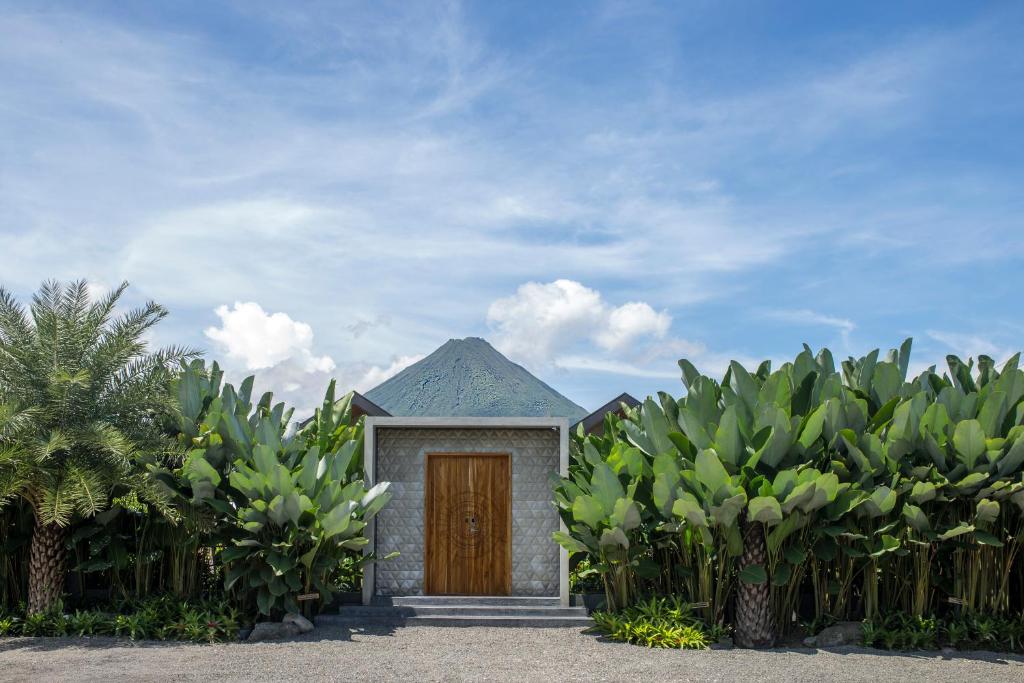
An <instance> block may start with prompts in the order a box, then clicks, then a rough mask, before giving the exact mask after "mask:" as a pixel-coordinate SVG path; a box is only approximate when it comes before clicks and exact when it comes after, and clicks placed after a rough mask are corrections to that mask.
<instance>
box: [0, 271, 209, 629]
mask: <svg viewBox="0 0 1024 683" xmlns="http://www.w3.org/2000/svg"><path fill="white" fill-rule="evenodd" d="M127 286H128V284H127V283H122V284H121V286H119V287H118V288H117V289H115V290H113V291H112V292H110V293H109V294H106V295H105V296H102V297H99V298H97V299H96V300H95V301H91V300H90V296H89V292H88V287H87V284H86V282H85V281H84V280H81V281H78V282H73V283H70V284H67V285H63V284H61V283H58V282H53V281H48V282H45V283H43V285H42V287H41V288H40V289H39V291H38V292H37V293H36V294H35V295H33V297H32V303H31V305H30V306H29V307H28V309H27V310H26V308H25V307H24V306H22V305H21V304H19V303H18V302H17V301H16V300H15V299H14V297H13V296H12V295H11V294H10V293H9V292H8V291H7V290H5V289H4V288H2V287H0V506H2V505H4V504H5V503H6V502H9V501H11V500H13V499H15V498H21V499H24V500H25V501H26V502H27V504H28V505H29V506H30V507H31V509H32V513H33V516H34V528H33V533H32V543H31V548H30V551H29V572H28V574H29V578H28V582H29V590H28V609H29V611H30V612H33V613H35V612H43V611H47V610H49V609H51V608H52V607H53V606H54V605H55V604H56V603H57V602H58V601H59V600H60V598H61V593H62V588H63V585H64V578H65V573H66V569H67V549H66V547H65V536H66V532H67V528H68V526H69V525H70V524H71V523H72V522H74V521H75V520H76V519H81V518H85V517H89V516H92V515H95V514H96V513H97V512H99V511H101V510H103V509H104V508H106V507H107V506H108V505H109V503H110V500H111V498H112V497H113V496H117V495H130V494H134V495H135V496H137V497H138V498H140V499H141V500H144V501H146V502H149V503H151V504H152V505H154V507H155V508H156V509H158V510H161V511H163V512H165V513H166V514H173V513H172V512H171V510H170V509H169V508H168V506H167V503H166V501H165V499H164V498H163V494H162V492H161V490H160V489H159V488H158V487H157V485H156V484H155V482H153V481H152V480H151V479H150V478H149V477H148V476H147V474H146V470H145V468H144V467H143V466H142V463H141V462H140V458H141V457H142V456H143V455H144V454H146V453H147V452H152V451H153V450H155V449H162V448H164V444H165V441H164V439H163V437H162V435H161V428H162V426H163V424H165V420H166V416H167V415H168V414H169V411H172V410H173V409H174V402H173V396H172V395H171V393H170V391H169V386H170V380H171V378H172V376H173V373H174V369H175V368H176V367H178V366H179V364H180V363H181V362H182V361H185V360H187V359H189V358H191V357H192V356H195V355H196V352H194V351H192V350H190V349H186V348H179V347H171V348H166V349H162V350H159V351H156V352H155V353H147V344H146V341H145V338H144V335H145V333H146V332H147V331H148V330H150V329H151V328H152V327H153V326H154V325H155V324H156V323H158V322H159V321H160V320H161V319H163V318H164V316H166V315H167V311H166V310H165V309H164V308H163V307H161V306H159V305H158V304H156V303H152V302H149V303H147V304H146V305H144V306H142V307H141V308H138V309H135V310H131V311H129V312H127V313H124V314H122V315H115V307H116V306H117V303H118V301H119V299H120V298H121V295H122V294H123V293H124V291H125V289H126V288H127Z"/></svg>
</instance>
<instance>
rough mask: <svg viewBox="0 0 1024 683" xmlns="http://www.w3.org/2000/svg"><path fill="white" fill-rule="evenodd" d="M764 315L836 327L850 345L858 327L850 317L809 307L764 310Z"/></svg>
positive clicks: (786, 320)
mask: <svg viewBox="0 0 1024 683" xmlns="http://www.w3.org/2000/svg"><path fill="white" fill-rule="evenodd" d="M762 315H763V316H764V317H765V318H771V319H772V320H779V321H782V322H789V323H794V324H797V325H822V326H825V327H832V328H835V329H836V330H838V332H839V335H840V337H842V340H843V344H844V345H845V346H849V344H850V333H852V332H853V331H854V330H855V329H857V325H856V324H855V323H854V322H853V321H852V320H850V319H848V318H840V317H837V316H833V315H825V314H822V313H818V312H817V311H812V310H811V309H809V308H798V309H779V310H774V311H764V312H763V313H762Z"/></svg>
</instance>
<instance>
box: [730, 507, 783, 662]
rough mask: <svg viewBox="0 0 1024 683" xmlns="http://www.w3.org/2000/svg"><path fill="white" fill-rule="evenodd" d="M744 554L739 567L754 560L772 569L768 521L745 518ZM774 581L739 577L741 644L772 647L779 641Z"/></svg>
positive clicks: (738, 631) (738, 630)
mask: <svg viewBox="0 0 1024 683" xmlns="http://www.w3.org/2000/svg"><path fill="white" fill-rule="evenodd" d="M740 528H741V529H742V531H743V554H742V555H741V556H740V561H739V569H740V571H742V570H743V568H744V567H746V566H748V565H752V564H757V565H761V566H762V567H764V568H765V570H767V569H768V545H767V543H766V542H765V535H764V525H763V524H761V523H760V522H749V521H747V520H746V519H744V520H743V522H742V524H741V527H740ZM771 607H772V605H771V582H770V581H765V582H764V583H759V584H755V583H746V582H744V581H737V590H736V644H737V645H739V646H740V647H752V648H761V647H771V646H772V644H773V643H774V642H775V624H774V619H773V618H772V609H771Z"/></svg>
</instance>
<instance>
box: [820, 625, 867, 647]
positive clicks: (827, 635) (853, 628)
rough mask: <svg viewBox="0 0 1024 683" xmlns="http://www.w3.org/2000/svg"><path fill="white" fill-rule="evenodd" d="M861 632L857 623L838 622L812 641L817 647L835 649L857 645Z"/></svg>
mask: <svg viewBox="0 0 1024 683" xmlns="http://www.w3.org/2000/svg"><path fill="white" fill-rule="evenodd" d="M862 636H863V631H861V627H860V622H859V621H840V622H839V623H838V624H835V625H833V626H829V627H828V628H826V629H825V630H823V631H822V632H821V633H819V634H818V636H817V637H816V638H815V639H814V640H815V645H817V646H818V647H836V646H837V645H859V644H860V641H861V637H862Z"/></svg>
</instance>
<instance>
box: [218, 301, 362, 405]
mask: <svg viewBox="0 0 1024 683" xmlns="http://www.w3.org/2000/svg"><path fill="white" fill-rule="evenodd" d="M215 312H216V314H217V316H218V317H219V318H220V326H219V327H208V328H207V329H206V331H205V334H206V337H207V338H208V339H209V340H211V341H212V342H213V343H214V345H215V347H216V349H217V350H218V351H219V352H221V353H224V354H226V356H225V357H224V358H223V364H224V366H225V370H226V372H227V375H228V380H229V381H231V382H236V383H237V382H239V381H241V379H242V378H243V377H245V376H246V375H250V374H254V375H255V376H256V383H255V389H256V392H257V393H258V394H262V393H263V392H265V391H272V392H274V397H275V400H276V401H285V402H286V403H288V404H289V405H291V406H294V407H295V410H296V415H298V416H302V415H305V414H307V413H309V412H312V410H313V407H314V406H316V405H317V404H318V403H319V402H320V400H321V399H322V397H323V392H324V391H325V390H326V389H327V385H328V383H329V382H330V381H331V378H332V376H333V375H334V372H335V370H336V369H337V367H336V364H335V362H334V359H333V358H331V357H330V356H328V355H317V354H315V353H314V352H313V328H312V327H311V326H310V325H308V324H306V323H304V322H299V321H297V320H293V319H292V318H291V316H289V315H288V314H287V313H281V312H278V313H267V312H266V311H265V310H263V307H262V306H260V305H259V304H258V303H256V302H254V301H246V302H241V301H236V302H235V304H234V306H232V307H231V308H228V307H227V306H226V305H225V306H219V307H218V308H217V309H216V311H215ZM339 388H343V387H339Z"/></svg>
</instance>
